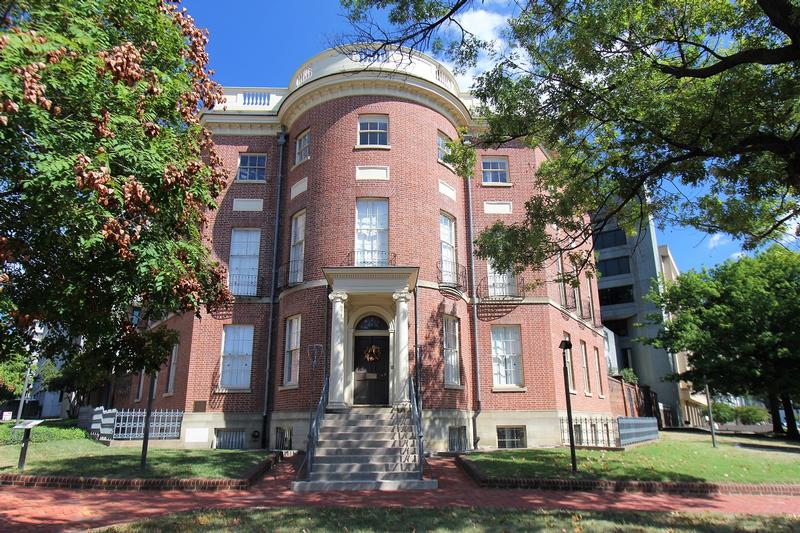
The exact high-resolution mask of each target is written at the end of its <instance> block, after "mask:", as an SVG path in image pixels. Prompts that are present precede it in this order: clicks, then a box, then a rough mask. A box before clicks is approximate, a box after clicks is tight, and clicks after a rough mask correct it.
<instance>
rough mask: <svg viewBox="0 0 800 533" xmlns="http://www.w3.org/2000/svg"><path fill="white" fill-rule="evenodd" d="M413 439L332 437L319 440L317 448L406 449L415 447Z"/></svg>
mask: <svg viewBox="0 0 800 533" xmlns="http://www.w3.org/2000/svg"><path fill="white" fill-rule="evenodd" d="M415 446H416V443H415V442H414V440H413V439H371V438H370V439H365V438H363V436H357V437H356V438H353V437H352V435H351V436H350V437H348V438H339V437H335V436H333V435H328V436H326V438H325V439H320V440H319V443H317V448H375V449H380V448H384V449H385V448H408V447H411V448H413V447H415Z"/></svg>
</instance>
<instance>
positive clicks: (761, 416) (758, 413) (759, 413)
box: [734, 405, 770, 425]
mask: <svg viewBox="0 0 800 533" xmlns="http://www.w3.org/2000/svg"><path fill="white" fill-rule="evenodd" d="M734 412H735V413H736V418H738V419H739V422H741V423H742V424H745V425H750V424H760V423H762V422H766V421H767V420H769V418H770V417H769V413H768V412H767V410H766V409H764V408H763V407H758V406H755V405H745V406H743V407H737V408H736V409H734Z"/></svg>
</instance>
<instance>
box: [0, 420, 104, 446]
mask: <svg viewBox="0 0 800 533" xmlns="http://www.w3.org/2000/svg"><path fill="white" fill-rule="evenodd" d="M13 427H14V424H13V423H6V424H0V446H8V445H10V444H19V443H21V442H22V434H23V432H22V431H21V430H14V429H11V428H13ZM88 437H89V435H88V434H87V433H86V432H85V431H84V430H82V429H80V428H78V427H75V421H74V420H68V421H64V420H53V421H52V422H50V421H48V422H43V423H41V424H39V425H38V426H36V427H35V428H33V430H32V431H31V442H50V441H53V440H79V439H86V438H88Z"/></svg>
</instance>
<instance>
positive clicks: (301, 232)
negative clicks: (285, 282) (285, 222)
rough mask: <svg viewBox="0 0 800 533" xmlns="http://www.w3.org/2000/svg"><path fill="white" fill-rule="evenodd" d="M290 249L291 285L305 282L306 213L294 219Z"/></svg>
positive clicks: (301, 212) (303, 212)
mask: <svg viewBox="0 0 800 533" xmlns="http://www.w3.org/2000/svg"><path fill="white" fill-rule="evenodd" d="M291 239H292V241H291V244H290V248H289V285H294V284H297V283H300V282H301V281H303V257H304V256H305V246H306V212H305V211H300V212H299V213H297V214H296V215H295V216H293V217H292V236H291Z"/></svg>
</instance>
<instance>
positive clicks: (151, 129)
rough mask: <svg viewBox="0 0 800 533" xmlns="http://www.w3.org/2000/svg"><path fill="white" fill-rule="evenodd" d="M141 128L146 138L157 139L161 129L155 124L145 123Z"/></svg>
mask: <svg viewBox="0 0 800 533" xmlns="http://www.w3.org/2000/svg"><path fill="white" fill-rule="evenodd" d="M142 128H143V129H144V134H145V135H147V136H148V137H157V136H158V134H159V133H160V132H161V127H160V126H159V125H158V124H156V123H155V122H145V123H144V124H142Z"/></svg>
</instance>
